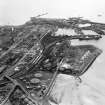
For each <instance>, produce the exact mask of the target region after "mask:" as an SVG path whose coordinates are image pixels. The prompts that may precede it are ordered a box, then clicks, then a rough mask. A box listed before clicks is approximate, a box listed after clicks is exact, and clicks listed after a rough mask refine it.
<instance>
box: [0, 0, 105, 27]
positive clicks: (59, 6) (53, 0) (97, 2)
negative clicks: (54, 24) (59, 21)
mask: <svg viewBox="0 0 105 105" xmlns="http://www.w3.org/2000/svg"><path fill="white" fill-rule="evenodd" d="M43 13H48V14H47V15H45V16H42V17H47V18H69V17H83V18H85V19H90V20H92V21H98V22H103V23H105V0H0V14H1V15H0V25H20V24H23V23H25V22H26V21H28V20H29V19H30V17H34V16H37V15H40V14H43Z"/></svg>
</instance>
